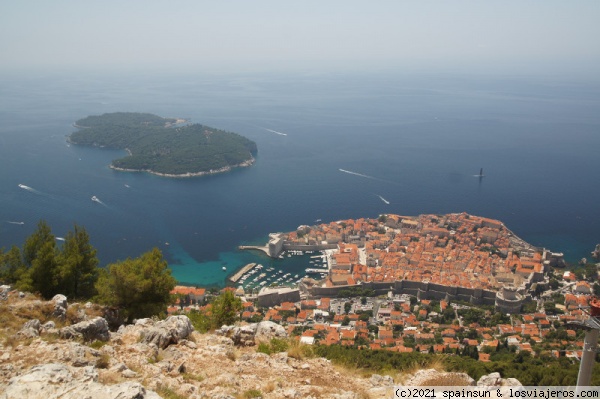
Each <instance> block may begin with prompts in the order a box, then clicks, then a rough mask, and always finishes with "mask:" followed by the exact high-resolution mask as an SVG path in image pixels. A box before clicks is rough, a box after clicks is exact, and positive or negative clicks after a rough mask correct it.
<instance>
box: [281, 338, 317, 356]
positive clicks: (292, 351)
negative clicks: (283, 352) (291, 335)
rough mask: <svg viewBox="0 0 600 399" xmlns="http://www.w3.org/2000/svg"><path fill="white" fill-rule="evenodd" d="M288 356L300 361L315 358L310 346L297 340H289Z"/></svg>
mask: <svg viewBox="0 0 600 399" xmlns="http://www.w3.org/2000/svg"><path fill="white" fill-rule="evenodd" d="M287 354H288V356H289V357H291V358H294V359H298V360H302V359H306V358H313V357H315V354H314V352H313V349H312V347H311V346H310V345H306V344H302V343H300V341H297V340H295V339H290V340H289V342H288V350H287Z"/></svg>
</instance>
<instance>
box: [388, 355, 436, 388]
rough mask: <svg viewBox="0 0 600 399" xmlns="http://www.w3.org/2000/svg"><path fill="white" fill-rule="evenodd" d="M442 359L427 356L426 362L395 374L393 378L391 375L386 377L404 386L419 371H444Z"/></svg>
mask: <svg viewBox="0 0 600 399" xmlns="http://www.w3.org/2000/svg"><path fill="white" fill-rule="evenodd" d="M444 359H445V357H444V356H429V357H428V358H427V359H426V360H423V361H421V362H418V363H415V364H413V366H412V367H410V368H407V369H405V370H404V371H402V372H401V373H398V374H396V375H395V376H394V375H391V374H388V375H390V376H391V377H392V378H394V381H396V382H398V383H400V384H404V383H405V382H406V381H408V380H409V379H410V378H411V377H412V376H413V375H414V374H415V373H416V372H417V371H419V370H426V369H434V370H436V371H438V372H444V371H446V366H445V365H444Z"/></svg>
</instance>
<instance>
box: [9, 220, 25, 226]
mask: <svg viewBox="0 0 600 399" xmlns="http://www.w3.org/2000/svg"><path fill="white" fill-rule="evenodd" d="M6 223H10V224H18V225H20V226H22V225H24V224H25V222H11V221H10V220H8V221H6Z"/></svg>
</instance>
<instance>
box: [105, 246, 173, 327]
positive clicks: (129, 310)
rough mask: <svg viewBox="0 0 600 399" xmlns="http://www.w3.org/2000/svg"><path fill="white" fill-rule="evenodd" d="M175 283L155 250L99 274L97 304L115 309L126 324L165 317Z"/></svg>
mask: <svg viewBox="0 0 600 399" xmlns="http://www.w3.org/2000/svg"><path fill="white" fill-rule="evenodd" d="M174 287H175V279H174V278H173V277H172V276H171V270H170V269H169V268H168V266H167V262H166V261H165V260H163V258H162V253H161V252H160V250H158V249H157V248H154V249H153V250H151V251H149V252H146V253H144V254H142V255H141V256H140V257H139V258H135V259H129V258H128V259H127V260H125V261H122V262H117V263H113V264H111V265H109V266H108V270H103V271H101V272H100V276H99V278H98V281H97V282H96V289H97V290H98V301H99V302H101V303H104V304H106V305H111V306H115V307H118V308H119V309H120V311H122V315H123V316H124V318H125V319H127V321H128V322H131V321H133V319H135V318H142V317H150V316H155V315H160V314H162V313H165V310H166V308H167V306H168V304H169V303H170V302H171V296H170V292H171V290H172V289H173V288H174Z"/></svg>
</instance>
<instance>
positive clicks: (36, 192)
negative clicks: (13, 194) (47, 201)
mask: <svg viewBox="0 0 600 399" xmlns="http://www.w3.org/2000/svg"><path fill="white" fill-rule="evenodd" d="M18 186H19V188H22V189H23V190H27V191H29V192H30V193H34V194H38V195H47V194H44V193H42V192H41V191H38V190H36V189H35V188H32V187H29V186H26V185H24V184H19V185H18Z"/></svg>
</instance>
